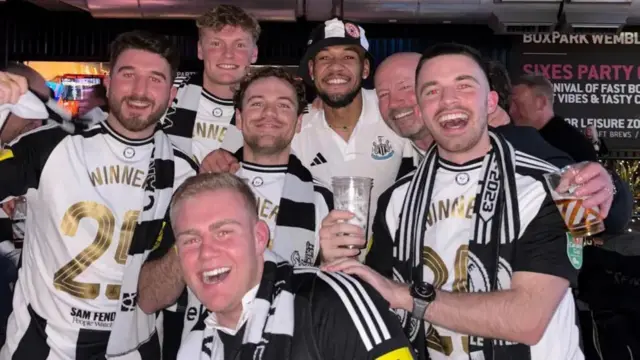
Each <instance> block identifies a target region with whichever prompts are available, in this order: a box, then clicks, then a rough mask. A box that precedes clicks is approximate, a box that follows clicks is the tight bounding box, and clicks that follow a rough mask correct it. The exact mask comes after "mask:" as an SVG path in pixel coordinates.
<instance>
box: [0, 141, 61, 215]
mask: <svg viewBox="0 0 640 360" xmlns="http://www.w3.org/2000/svg"><path fill="white" fill-rule="evenodd" d="M66 135H67V134H66V133H64V132H63V131H62V130H60V129H58V128H48V129H41V130H38V131H36V132H32V133H28V134H26V135H24V136H22V137H19V138H18V139H16V140H15V141H14V142H12V143H11V144H10V145H9V146H7V147H5V148H4V149H3V150H0V203H2V202H4V200H6V199H7V198H9V197H15V196H22V195H24V194H25V193H26V192H27V190H28V189H30V188H37V187H38V184H39V183H40V175H41V174H42V169H43V168H44V165H45V163H46V162H47V160H48V158H49V155H51V152H52V151H53V149H54V148H55V147H56V146H57V145H58V144H59V143H60V141H61V140H62V139H63V138H64V137H65V136H66Z"/></svg>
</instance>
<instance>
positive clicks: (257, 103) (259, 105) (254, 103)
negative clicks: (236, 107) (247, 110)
mask: <svg viewBox="0 0 640 360" xmlns="http://www.w3.org/2000/svg"><path fill="white" fill-rule="evenodd" d="M249 106H250V107H261V106H262V102H260V101H252V102H250V103H249Z"/></svg>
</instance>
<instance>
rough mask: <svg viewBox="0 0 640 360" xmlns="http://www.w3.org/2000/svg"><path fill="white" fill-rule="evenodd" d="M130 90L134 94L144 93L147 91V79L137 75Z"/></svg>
mask: <svg viewBox="0 0 640 360" xmlns="http://www.w3.org/2000/svg"><path fill="white" fill-rule="evenodd" d="M131 91H132V92H133V94H134V95H138V96H141V95H144V94H145V93H146V92H147V79H145V78H141V77H139V76H137V77H136V79H135V81H134V83H133V88H132V89H131Z"/></svg>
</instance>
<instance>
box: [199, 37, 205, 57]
mask: <svg viewBox="0 0 640 360" xmlns="http://www.w3.org/2000/svg"><path fill="white" fill-rule="evenodd" d="M203 54H204V50H203V49H202V42H201V41H200V40H199V39H198V60H200V61H202V60H204V56H203Z"/></svg>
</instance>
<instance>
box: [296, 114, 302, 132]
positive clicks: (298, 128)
mask: <svg viewBox="0 0 640 360" xmlns="http://www.w3.org/2000/svg"><path fill="white" fill-rule="evenodd" d="M303 115H304V114H300V115H298V120H296V121H297V122H298V123H297V124H296V133H299V132H300V130H302V116H303Z"/></svg>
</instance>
